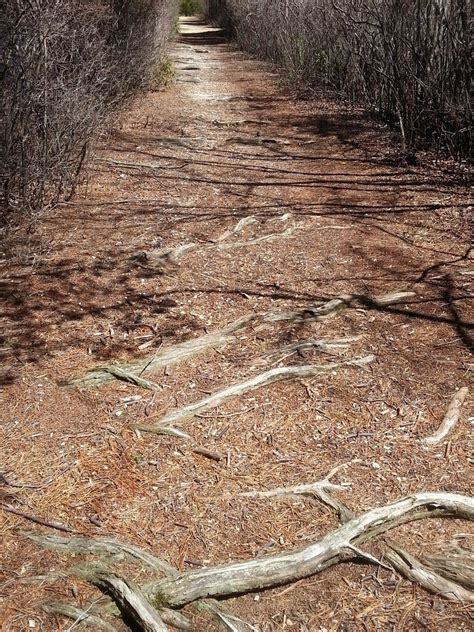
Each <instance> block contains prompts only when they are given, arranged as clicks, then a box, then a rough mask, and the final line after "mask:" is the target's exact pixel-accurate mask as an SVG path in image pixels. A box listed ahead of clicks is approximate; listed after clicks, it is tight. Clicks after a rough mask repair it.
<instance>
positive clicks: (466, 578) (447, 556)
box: [420, 546, 474, 590]
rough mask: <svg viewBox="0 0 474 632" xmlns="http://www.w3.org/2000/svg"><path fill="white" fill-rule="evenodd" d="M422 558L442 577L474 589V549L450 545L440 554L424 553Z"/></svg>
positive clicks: (426, 564)
mask: <svg viewBox="0 0 474 632" xmlns="http://www.w3.org/2000/svg"><path fill="white" fill-rule="evenodd" d="M420 559H421V561H422V562H423V564H425V566H428V567H429V568H431V569H433V570H434V571H436V573H438V574H439V575H441V576H442V577H445V578H446V579H449V580H451V581H453V582H455V583H457V584H460V585H461V586H464V588H467V589H469V590H474V551H472V550H470V549H466V548H461V547H459V546H450V547H449V548H444V549H443V550H442V551H440V553H438V554H434V555H424V556H422V557H421V558H420Z"/></svg>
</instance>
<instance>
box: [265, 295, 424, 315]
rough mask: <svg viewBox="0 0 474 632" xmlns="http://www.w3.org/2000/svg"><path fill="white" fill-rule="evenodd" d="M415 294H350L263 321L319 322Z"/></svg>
mask: <svg viewBox="0 0 474 632" xmlns="http://www.w3.org/2000/svg"><path fill="white" fill-rule="evenodd" d="M415 296H416V294H415V292H393V293H392V294H384V295H383V296H378V297H375V298H368V297H366V296H361V295H359V294H348V295H347V296H341V297H339V298H335V299H332V300H331V301H328V302H327V303H324V304H323V305H321V306H319V307H310V308H307V309H299V310H296V311H292V312H270V313H268V314H266V315H265V316H264V318H263V319H262V320H263V321H264V322H279V321H285V320H289V321H292V322H301V321H311V320H319V319H321V318H328V317H329V316H334V315H335V314H337V313H338V312H340V311H342V310H344V309H348V308H349V307H365V308H366V309H382V308H384V307H388V306H390V305H396V304H397V303H403V301H405V300H406V299H407V298H413V297H415Z"/></svg>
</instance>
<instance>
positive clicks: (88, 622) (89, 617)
mask: <svg viewBox="0 0 474 632" xmlns="http://www.w3.org/2000/svg"><path fill="white" fill-rule="evenodd" d="M42 609H43V610H44V612H46V613H47V614H54V615H57V616H60V617H64V618H66V619H72V620H73V621H74V624H73V625H74V627H79V626H86V627H90V628H93V629H94V630H105V632H117V630H116V628H114V626H113V625H111V624H110V623H107V621H104V620H103V619H101V618H100V617H98V616H97V615H95V614H93V613H92V612H88V610H87V608H86V609H83V608H78V607H77V606H74V605H72V604H68V603H62V602H60V601H52V602H51V603H45V604H44V605H43V606H42Z"/></svg>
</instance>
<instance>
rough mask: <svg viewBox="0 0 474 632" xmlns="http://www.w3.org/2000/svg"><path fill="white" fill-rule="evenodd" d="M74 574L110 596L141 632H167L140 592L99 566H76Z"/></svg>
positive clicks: (153, 609)
mask: <svg viewBox="0 0 474 632" xmlns="http://www.w3.org/2000/svg"><path fill="white" fill-rule="evenodd" d="M74 574H75V575H76V576H77V577H80V578H81V579H83V580H85V581H87V582H89V583H91V584H94V586H97V587H98V588H100V589H101V590H103V591H104V592H106V593H108V594H109V595H111V596H112V597H113V599H114V601H115V602H116V603H117V604H118V606H119V608H120V610H121V611H122V612H124V613H126V614H127V618H129V619H131V621H133V623H134V624H135V625H136V626H137V630H140V631H142V632H168V627H167V626H166V625H165V623H164V621H163V619H162V618H161V617H160V615H159V614H158V612H157V611H156V610H155V608H153V606H152V605H151V604H150V602H149V601H148V600H147V599H146V598H145V596H144V594H143V593H142V591H141V590H140V589H139V588H138V587H137V586H133V585H131V584H130V583H129V582H128V581H127V580H125V579H124V578H123V577H121V576H120V575H117V574H116V573H113V572H112V571H110V570H109V569H107V568H106V567H104V566H101V565H100V564H87V565H83V566H80V567H79V566H76V567H75V568H74Z"/></svg>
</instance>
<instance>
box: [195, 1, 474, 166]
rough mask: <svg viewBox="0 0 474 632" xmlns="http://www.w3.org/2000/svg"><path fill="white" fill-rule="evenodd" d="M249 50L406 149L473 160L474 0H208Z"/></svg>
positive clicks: (213, 14)
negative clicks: (378, 124)
mask: <svg viewBox="0 0 474 632" xmlns="http://www.w3.org/2000/svg"><path fill="white" fill-rule="evenodd" d="M205 8H206V10H207V12H208V14H209V15H210V16H211V18H213V19H217V20H219V21H221V22H222V21H224V22H225V23H226V24H227V23H228V22H229V21H230V23H231V26H232V30H233V33H234V36H235V38H236V39H237V41H238V43H239V44H240V46H241V47H242V48H243V49H245V50H248V51H250V52H252V53H254V54H256V55H258V56H260V57H263V58H266V59H270V60H272V61H273V62H275V63H276V64H278V65H279V66H281V67H282V68H283V69H284V71H285V74H286V76H287V78H288V80H289V81H290V82H292V83H293V84H297V85H298V86H300V87H301V88H303V89H305V90H314V89H317V90H318V91H321V90H323V91H326V92H327V93H329V94H330V95H331V96H334V95H335V96H339V97H342V98H344V99H351V100H352V101H353V102H354V103H357V104H363V105H364V106H365V107H366V108H367V109H368V110H369V111H371V112H374V113H376V114H377V115H380V116H382V117H383V118H384V119H385V120H388V121H389V122H391V123H392V124H394V125H395V126H398V129H399V132H400V138H401V143H402V146H403V149H404V150H405V151H407V152H413V151H414V150H416V149H417V148H418V147H420V145H423V144H430V145H431V146H434V147H436V148H443V149H445V150H448V151H449V152H451V153H452V154H453V155H454V156H456V157H462V156H466V155H469V154H470V152H471V116H472V114H471V106H470V79H471V75H470V73H471V70H470V58H471V39H470V19H469V5H468V3H467V0H370V1H367V0H318V2H314V0H207V1H206V4H205Z"/></svg>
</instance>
